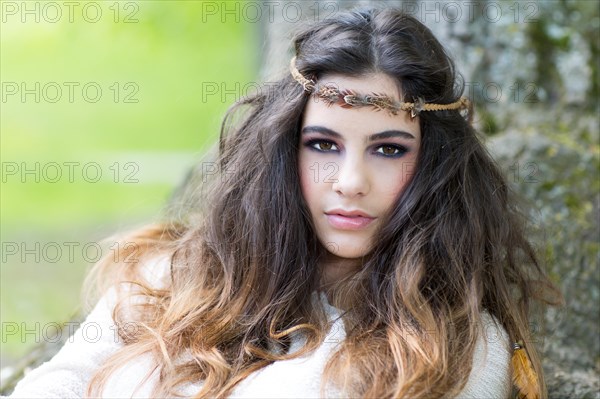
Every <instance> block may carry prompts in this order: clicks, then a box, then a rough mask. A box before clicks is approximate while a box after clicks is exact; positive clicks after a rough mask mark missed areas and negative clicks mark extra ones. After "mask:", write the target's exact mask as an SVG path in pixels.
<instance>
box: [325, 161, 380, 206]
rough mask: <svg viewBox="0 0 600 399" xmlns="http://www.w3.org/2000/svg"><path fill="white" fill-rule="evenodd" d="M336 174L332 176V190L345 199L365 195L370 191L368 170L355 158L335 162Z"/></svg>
mask: <svg viewBox="0 0 600 399" xmlns="http://www.w3.org/2000/svg"><path fill="white" fill-rule="evenodd" d="M336 169H338V170H337V173H336V174H335V175H334V176H333V182H334V183H333V185H332V187H331V188H332V189H333V190H334V191H336V192H337V193H338V194H340V195H343V196H345V197H355V196H358V195H363V196H364V195H366V194H367V193H368V192H369V189H370V183H369V176H368V174H369V173H368V170H367V168H366V166H365V165H364V164H363V163H362V162H361V161H360V160H359V159H357V158H356V157H347V159H345V160H344V161H342V162H340V163H338V162H336Z"/></svg>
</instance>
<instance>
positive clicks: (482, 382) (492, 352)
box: [457, 311, 512, 398]
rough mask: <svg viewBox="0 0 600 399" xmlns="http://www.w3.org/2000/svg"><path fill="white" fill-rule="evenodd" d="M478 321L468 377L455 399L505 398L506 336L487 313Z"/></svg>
mask: <svg viewBox="0 0 600 399" xmlns="http://www.w3.org/2000/svg"><path fill="white" fill-rule="evenodd" d="M480 321H481V322H480V327H481V328H480V330H479V331H480V333H479V335H478V338H477V342H476V344H475V351H474V353H473V366H472V369H471V373H470V374H469V379H468V381H467V384H466V385H465V387H464V388H463V391H462V392H461V394H460V395H458V396H457V398H488V397H489V398H506V397H508V396H509V395H510V391H511V389H512V383H511V368H510V367H511V366H510V358H511V345H510V338H509V335H508V333H507V331H506V329H505V328H504V327H503V326H502V324H501V323H500V322H499V321H498V319H497V318H496V317H494V316H493V315H492V314H490V313H489V312H487V311H483V312H482V313H481V320H480Z"/></svg>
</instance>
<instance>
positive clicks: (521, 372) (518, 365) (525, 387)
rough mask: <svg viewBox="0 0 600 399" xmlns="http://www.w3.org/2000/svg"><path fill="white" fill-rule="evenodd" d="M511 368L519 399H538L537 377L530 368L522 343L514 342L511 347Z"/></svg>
mask: <svg viewBox="0 0 600 399" xmlns="http://www.w3.org/2000/svg"><path fill="white" fill-rule="evenodd" d="M513 349H514V351H513V355H512V361H511V363H512V368H513V382H514V384H515V385H516V386H517V388H519V394H518V395H517V398H519V399H540V393H539V390H538V376H537V374H536V372H535V370H534V369H533V367H532V366H531V361H530V360H529V356H528V355H527V352H526V351H525V347H524V346H523V342H522V341H519V342H515V343H514V345H513Z"/></svg>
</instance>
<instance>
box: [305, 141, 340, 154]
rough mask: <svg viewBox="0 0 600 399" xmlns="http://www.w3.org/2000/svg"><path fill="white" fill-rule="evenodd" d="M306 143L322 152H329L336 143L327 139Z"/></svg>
mask: <svg viewBox="0 0 600 399" xmlns="http://www.w3.org/2000/svg"><path fill="white" fill-rule="evenodd" d="M306 145H307V146H309V147H310V148H314V149H315V150H317V151H321V152H329V151H331V150H332V149H333V147H335V144H334V143H332V142H331V141H326V140H313V141H309V142H308V143H306Z"/></svg>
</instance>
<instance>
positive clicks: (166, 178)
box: [0, 1, 259, 366]
mask: <svg viewBox="0 0 600 399" xmlns="http://www.w3.org/2000/svg"><path fill="white" fill-rule="evenodd" d="M50 3H53V2H46V1H42V2H27V3H22V2H3V4H2V19H3V20H2V28H1V40H0V59H1V61H0V73H1V81H2V85H3V86H2V96H3V97H2V102H1V104H0V106H1V117H0V133H1V157H2V167H3V169H2V190H1V213H2V214H1V220H2V223H1V241H2V246H3V247H2V266H1V269H0V277H1V278H0V289H1V291H0V298H1V300H0V312H1V313H0V319H1V320H0V321H1V322H2V326H3V330H2V340H1V343H0V345H1V361H2V366H4V365H7V364H10V363H12V362H13V361H14V360H15V359H16V358H18V357H20V356H22V355H23V354H24V353H25V352H26V351H27V350H28V349H29V348H31V346H32V345H34V344H35V343H36V342H39V341H40V332H41V334H42V336H43V334H44V333H45V331H44V326H45V325H46V323H49V322H56V321H58V322H60V321H67V320H68V319H69V318H70V317H71V316H72V314H73V313H74V312H75V311H76V310H77V306H78V304H79V294H80V286H81V282H82V279H83V276H84V274H85V272H86V270H87V268H88V266H89V262H88V261H90V260H92V261H93V260H95V259H96V258H97V246H96V244H95V243H96V242H98V241H99V240H101V239H103V238H104V237H106V236H108V235H110V234H112V233H115V232H117V231H123V230H128V229H130V228H133V227H136V226H138V225H141V224H145V223H147V222H151V221H153V220H155V219H156V218H158V217H159V215H160V210H161V207H162V206H163V205H164V203H165V202H166V200H167V199H168V197H169V195H170V193H171V192H172V190H173V189H174V187H176V186H177V185H178V184H180V183H181V182H182V181H183V178H184V175H185V172H186V171H187V169H188V168H189V167H190V166H191V165H192V164H193V163H194V160H196V159H197V158H198V157H199V155H201V154H202V153H203V152H204V151H205V149H206V148H207V147H208V145H210V144H211V143H213V142H214V141H215V140H216V139H217V138H218V132H219V130H218V129H219V125H220V121H221V118H222V116H223V114H224V112H225V110H226V109H227V107H228V106H229V105H231V103H233V102H234V101H235V99H236V98H237V97H238V96H239V95H240V94H244V93H243V92H241V93H240V91H241V90H242V89H243V88H244V85H245V83H246V82H251V81H253V80H255V76H256V74H257V71H258V65H259V55H258V54H257V52H256V49H257V48H258V45H257V43H256V42H257V37H258V33H259V32H258V30H259V29H258V27H257V26H256V24H253V23H251V22H247V21H244V20H243V19H241V20H240V21H239V22H236V20H235V18H228V19H227V20H226V21H225V22H223V21H221V20H220V19H219V18H203V16H202V12H203V8H202V7H203V5H202V2H198V1H189V2H188V1H169V2H164V1H142V2H126V1H124V2H112V1H110V2H109V1H107V2H102V1H101V2H93V3H94V4H93V5H92V6H90V7H88V8H85V4H86V3H85V2H83V3H81V2H78V3H77V4H78V7H76V8H73V9H72V16H71V17H70V16H69V14H68V11H69V9H68V8H67V7H65V6H64V5H63V3H60V2H58V3H55V2H54V4H58V5H59V6H60V11H61V12H62V16H61V17H60V18H58V19H57V16H58V14H57V13H56V9H57V8H56V7H55V6H54V5H53V4H50ZM167 3H168V4H167ZM11 7H17V10H16V13H15V14H13V11H14V8H11ZM22 7H27V9H28V10H33V11H32V13H31V14H27V13H23V9H21V8H22ZM36 7H38V8H37V11H36ZM98 10H100V14H98V13H97V11H98ZM23 19H24V21H23ZM36 19H38V20H37V21H36ZM70 19H71V20H72V21H70ZM55 20H56V22H54V21H55ZM38 82H39V83H38ZM23 84H24V85H25V86H22V85H23ZM36 84H39V86H38V88H36ZM86 85H87V86H86ZM70 87H71V88H72V92H71V93H70V92H69V91H70ZM98 87H100V89H101V93H100V92H98V91H97V90H96V89H97V88H98ZM57 88H58V89H57ZM207 88H210V92H209V94H206V92H207ZM22 89H25V90H30V93H29V94H25V95H24V96H22V94H23V90H22ZM59 89H60V91H59ZM222 89H224V90H222ZM36 92H37V96H39V98H36ZM236 92H237V93H238V94H236ZM203 94H205V95H203ZM96 100H97V101H96ZM71 162H72V163H71ZM36 163H37V165H38V166H37V171H36ZM70 165H72V166H70ZM26 169H27V170H32V171H33V172H30V173H28V172H25V170H26ZM98 172H99V173H100V175H98ZM36 180H37V181H36ZM96 180H97V181H96ZM102 249H103V252H104V251H106V250H110V249H107V248H105V247H103V248H102ZM36 258H37V259H36ZM14 323H16V324H14ZM22 323H24V324H22ZM36 323H39V324H37V326H39V327H37V326H36ZM13 326H18V332H17V333H12V331H13V330H11V328H13ZM25 328H26V329H27V330H33V331H36V330H37V331H39V332H38V333H37V334H33V333H30V334H24V330H25Z"/></svg>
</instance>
